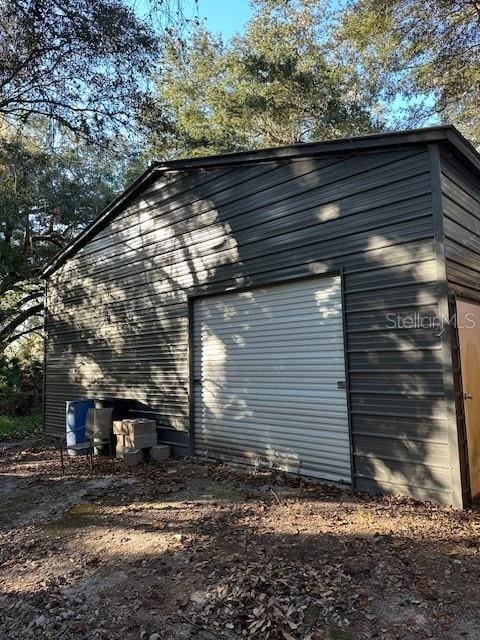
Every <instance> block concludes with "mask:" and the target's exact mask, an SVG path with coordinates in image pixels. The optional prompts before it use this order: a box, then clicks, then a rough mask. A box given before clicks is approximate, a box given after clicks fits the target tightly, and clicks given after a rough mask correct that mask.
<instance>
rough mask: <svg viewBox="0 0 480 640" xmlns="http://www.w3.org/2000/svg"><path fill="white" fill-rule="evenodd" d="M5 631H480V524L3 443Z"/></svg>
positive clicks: (210, 467)
mask: <svg viewBox="0 0 480 640" xmlns="http://www.w3.org/2000/svg"><path fill="white" fill-rule="evenodd" d="M0 494H1V502H0V638H2V639H5V640H7V639H8V640H10V639H14V638H15V639H17V638H18V639H20V638H21V639H22V640H24V639H30V638H32V639H34V638H35V639H43V638H58V639H62V640H63V639H65V640H66V639H70V638H75V639H83V638H89V639H96V638H109V639H122V640H130V639H131V640H134V639H135V640H141V639H150V638H152V639H153V640H160V639H172V640H173V639H175V640H180V639H190V638H191V639H197V640H211V639H215V638H226V639H235V638H260V639H265V640H267V639H270V638H271V639H273V640H276V639H281V640H320V639H325V640H327V639H329V640H353V639H357V638H384V639H393V638H402V639H403V638H441V639H442V640H450V639H451V640H458V639H459V638H479V639H480V625H479V624H478V622H477V621H478V608H479V605H480V593H479V587H478V582H479V575H480V555H479V550H480V515H479V514H478V513H477V512H476V511H470V512H465V513H460V512H455V511H453V510H450V509H444V508H440V507H436V506H434V505H430V504H420V503H415V502H413V501H410V500H406V499H401V498H392V497H387V498H385V497H384V498H369V497H368V496H365V495H360V494H354V493H352V492H351V491H348V490H340V489H338V488H334V487H328V486H322V485H308V484H304V483H301V482H299V481H298V480H295V479H291V478H287V477H285V476H283V475H281V474H271V473H267V472H265V473H253V472H247V471H242V470H238V469H235V468H232V467H228V466H225V465H214V464H208V463H204V462H200V461H195V460H178V461H169V463H168V464H166V465H158V464H151V465H148V466H142V467H137V468H135V469H134V470H131V471H129V470H128V469H127V468H126V467H125V466H124V464H123V463H122V462H117V464H116V472H115V473H112V469H111V466H110V465H109V463H108V461H100V462H98V463H97V465H96V467H95V473H94V475H93V476H92V475H89V473H88V470H87V468H86V466H85V464H84V461H83V460H82V459H75V460H73V461H72V462H71V464H69V465H68V466H67V470H66V473H65V476H63V477H62V474H61V470H60V464H59V458H58V453H57V452H56V451H55V450H53V449H51V448H47V447H45V446H38V445H37V446H36V447H32V446H29V445H28V443H19V444H17V445H16V446H11V445H9V446H5V447H3V448H2V445H1V444H0Z"/></svg>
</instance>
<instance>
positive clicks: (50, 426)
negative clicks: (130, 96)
mask: <svg viewBox="0 0 480 640" xmlns="http://www.w3.org/2000/svg"><path fill="white" fill-rule="evenodd" d="M431 190H432V185H431V175H430V164H429V154H428V150H427V148H426V147H406V148H403V149H396V150H392V151H383V152H381V151H377V152H363V153H356V154H353V155H352V156H349V157H347V156H344V157H330V158H321V159H293V160H288V159H282V160H281V161H278V162H275V163H264V164H256V165H254V166H242V167H237V168H235V167H231V168H228V169H226V168H223V169H219V168H217V169H207V170H201V169H200V170H198V169H197V170H195V171H194V172H192V173H182V172H177V173H175V174H171V175H170V176H167V179H165V177H164V178H161V179H159V181H158V183H157V184H154V185H152V186H151V187H149V188H148V190H146V191H144V192H143V193H142V194H141V196H139V197H137V198H136V199H135V200H134V201H133V202H131V203H130V205H129V206H128V207H127V208H126V209H125V210H124V211H122V212H121V213H120V214H119V215H118V216H117V217H116V218H115V219H114V220H112V221H111V222H110V224H109V225H108V226H107V227H106V228H104V229H103V230H102V231H100V232H99V233H98V235H96V236H95V237H94V238H92V239H91V240H90V241H89V242H88V243H87V244H86V245H85V246H84V247H83V248H82V249H81V250H80V251H79V252H78V253H77V254H76V255H75V256H74V257H72V258H70V259H69V260H68V261H67V262H66V263H65V264H64V265H63V266H62V267H61V268H60V269H59V270H58V271H56V272H55V273H54V274H53V275H52V276H51V277H50V281H49V296H48V305H49V315H48V336H49V339H48V348H47V365H46V372H47V374H46V425H47V430H48V431H50V432H53V431H57V432H58V431H59V430H61V429H62V428H63V413H64V402H65V400H66V399H68V398H72V397H75V396H80V395H98V394H104V395H116V396H124V397H135V398H136V399H137V400H138V401H139V403H141V405H142V406H143V409H142V410H143V411H144V412H145V414H148V415H154V416H155V417H156V419H157V420H158V423H159V424H160V425H163V430H162V431H161V437H163V438H165V439H166V440H170V441H172V440H174V439H176V440H177V441H179V440H181V439H182V438H183V442H184V445H185V447H186V446H187V445H188V437H187V430H188V425H189V407H191V402H190V403H189V355H188V332H189V327H188V296H189V295H192V294H195V293H200V292H202V293H205V292H215V291H218V292H221V291H224V290H225V289H231V288H235V287H242V286H248V285H250V284H264V283H268V282H278V281H281V280H284V279H286V278H290V277H297V276H305V275H311V274H314V273H315V274H321V273H329V272H334V271H338V270H340V269H343V274H344V278H345V280H344V294H345V314H346V317H345V326H346V333H347V335H346V345H347V354H346V357H347V360H348V367H349V378H350V383H351V395H350V405H351V423H352V430H353V443H354V454H355V455H354V468H355V484H356V486H357V487H358V488H360V489H369V490H381V491H394V492H400V493H408V494H411V495H413V496H415V497H418V498H430V499H436V500H440V501H442V502H447V503H448V502H450V501H451V480H450V470H449V463H448V440H447V427H446V411H445V402H444V400H443V369H442V360H441V342H440V339H439V338H438V336H436V335H435V332H433V331H431V330H425V329H392V328H391V327H390V326H389V323H388V319H387V316H386V314H387V313H393V314H395V313H401V314H402V315H406V314H414V313H420V314H432V315H434V314H436V312H437V290H436V285H437V272H436V260H435V243H434V232H433V216H432V197H431V196H432V193H431Z"/></svg>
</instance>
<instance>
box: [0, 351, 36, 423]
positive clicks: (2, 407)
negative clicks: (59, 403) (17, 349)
mask: <svg viewBox="0 0 480 640" xmlns="http://www.w3.org/2000/svg"><path fill="white" fill-rule="evenodd" d="M41 398H42V364H41V362H40V361H39V360H36V359H31V360H29V361H27V362H25V361H23V362H22V361H21V360H20V359H19V358H15V357H10V358H9V357H6V356H1V357H0V415H15V416H24V415H30V414H31V413H33V412H35V411H38V410H39V408H40V404H41Z"/></svg>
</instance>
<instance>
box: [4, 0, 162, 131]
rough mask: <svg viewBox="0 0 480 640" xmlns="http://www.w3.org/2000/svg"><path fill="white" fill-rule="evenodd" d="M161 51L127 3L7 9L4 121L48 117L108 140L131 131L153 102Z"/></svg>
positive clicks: (34, 3)
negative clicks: (150, 82)
mask: <svg viewBox="0 0 480 640" xmlns="http://www.w3.org/2000/svg"><path fill="white" fill-rule="evenodd" d="M147 4H148V3H147ZM164 4H165V3H164ZM167 4H168V3H167ZM158 44H159V42H158V38H157V36H156V33H155V32H154V30H153V28H152V25H150V24H149V23H148V22H147V21H145V20H142V19H140V18H139V17H138V16H137V15H136V14H135V13H134V11H133V10H132V8H131V7H129V6H128V4H127V3H126V2H122V1H121V0H95V2H92V1H91V0H9V2H2V3H0V114H1V115H2V116H3V117H4V118H5V119H6V121H7V122H9V123H10V124H12V123H14V124H15V125H19V124H21V123H24V122H26V121H28V120H29V119H30V118H31V117H38V116H40V117H46V118H48V119H49V120H51V121H53V122H55V123H57V124H59V125H61V126H62V127H63V128H66V129H69V130H71V131H73V132H75V134H76V135H79V136H84V137H87V138H88V139H91V140H92V139H94V140H98V139H101V138H103V137H104V136H105V135H106V134H107V135H108V134H109V133H111V131H112V130H116V129H118V128H123V127H125V126H126V125H128V123H129V120H130V118H131V116H132V115H133V114H134V112H135V111H134V110H135V109H136V107H137V105H138V104H139V103H140V102H141V101H142V100H143V99H144V98H145V83H144V82H143V79H144V77H145V69H146V68H148V67H149V66H150V65H151V64H152V61H153V59H154V56H155V55H156V54H157V53H158Z"/></svg>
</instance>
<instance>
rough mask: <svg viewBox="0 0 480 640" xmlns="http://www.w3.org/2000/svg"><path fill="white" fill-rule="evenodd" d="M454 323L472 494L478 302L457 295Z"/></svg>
mask: <svg viewBox="0 0 480 640" xmlns="http://www.w3.org/2000/svg"><path fill="white" fill-rule="evenodd" d="M457 326H458V339H459V343H460V363H461V367H462V385H463V398H464V400H463V405H464V410H465V423H466V429H467V446H468V463H469V469H470V488H471V493H472V498H475V497H476V496H478V495H479V494H480V304H476V303H474V302H468V301H466V300H458V299H457Z"/></svg>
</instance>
